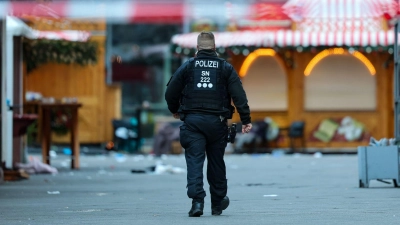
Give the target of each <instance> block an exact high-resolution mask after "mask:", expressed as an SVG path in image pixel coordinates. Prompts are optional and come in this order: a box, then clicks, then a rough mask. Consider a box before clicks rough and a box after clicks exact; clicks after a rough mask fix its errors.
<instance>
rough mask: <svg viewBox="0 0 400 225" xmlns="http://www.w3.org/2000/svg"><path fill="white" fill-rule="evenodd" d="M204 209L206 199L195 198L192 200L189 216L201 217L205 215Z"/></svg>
mask: <svg viewBox="0 0 400 225" xmlns="http://www.w3.org/2000/svg"><path fill="white" fill-rule="evenodd" d="M203 209H204V200H203V201H201V200H196V199H193V201H192V208H191V209H190V211H189V217H200V216H201V215H203Z"/></svg>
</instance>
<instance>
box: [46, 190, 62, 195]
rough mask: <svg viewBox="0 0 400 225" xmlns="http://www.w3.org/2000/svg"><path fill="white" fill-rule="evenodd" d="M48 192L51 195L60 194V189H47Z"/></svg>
mask: <svg viewBox="0 0 400 225" xmlns="http://www.w3.org/2000/svg"><path fill="white" fill-rule="evenodd" d="M47 194H49V195H59V194H60V192H59V191H47Z"/></svg>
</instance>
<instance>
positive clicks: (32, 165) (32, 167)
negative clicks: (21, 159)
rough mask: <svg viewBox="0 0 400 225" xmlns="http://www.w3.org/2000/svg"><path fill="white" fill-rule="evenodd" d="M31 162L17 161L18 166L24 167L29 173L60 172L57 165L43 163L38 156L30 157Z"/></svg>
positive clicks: (19, 167)
mask: <svg viewBox="0 0 400 225" xmlns="http://www.w3.org/2000/svg"><path fill="white" fill-rule="evenodd" d="M29 160H30V161H29V163H27V164H23V163H16V167H17V168H18V169H23V170H25V171H26V172H27V173H29V174H35V173H58V170H57V169H56V168H55V167H52V166H50V165H47V164H44V163H42V162H41V161H40V160H39V159H38V158H36V157H29Z"/></svg>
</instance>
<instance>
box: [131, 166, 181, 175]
mask: <svg viewBox="0 0 400 225" xmlns="http://www.w3.org/2000/svg"><path fill="white" fill-rule="evenodd" d="M131 173H149V174H157V175H159V174H166V173H171V174H181V173H186V170H185V169H183V168H180V167H174V166H172V165H163V164H161V163H158V164H157V165H155V166H150V167H147V168H145V169H132V170H131Z"/></svg>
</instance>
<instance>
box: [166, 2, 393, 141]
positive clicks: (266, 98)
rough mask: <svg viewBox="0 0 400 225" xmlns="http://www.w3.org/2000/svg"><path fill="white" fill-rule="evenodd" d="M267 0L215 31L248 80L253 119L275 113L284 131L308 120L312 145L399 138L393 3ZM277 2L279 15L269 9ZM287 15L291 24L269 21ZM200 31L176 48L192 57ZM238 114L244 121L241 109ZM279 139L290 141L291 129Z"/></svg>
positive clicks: (178, 39)
mask: <svg viewBox="0 0 400 225" xmlns="http://www.w3.org/2000/svg"><path fill="white" fill-rule="evenodd" d="M262 4H263V7H256V8H255V10H253V11H252V12H253V13H254V15H252V16H251V17H250V19H249V18H240V19H238V20H233V19H232V20H231V21H230V23H229V29H228V28H227V29H226V31H215V32H214V35H215V39H216V50H217V52H218V53H219V54H220V56H221V57H223V58H226V59H227V60H228V61H229V62H230V63H232V65H233V66H234V68H235V69H236V71H237V72H238V74H239V76H240V78H241V80H242V83H243V86H244V88H245V90H246V93H247V96H248V100H249V106H250V108H251V117H252V121H263V120H265V119H266V118H268V117H269V118H268V119H272V121H274V122H275V124H277V126H278V127H279V128H281V130H285V131H287V128H288V127H290V125H291V124H292V123H293V122H295V121H303V122H304V123H305V129H304V134H303V137H304V139H305V141H306V147H307V148H334V149H338V148H351V149H356V147H357V146H361V145H368V143H369V141H370V138H371V137H373V138H375V139H381V138H393V137H394V108H393V105H394V104H393V102H394V99H393V91H394V82H393V71H394V63H393V52H394V51H393V43H394V32H393V28H392V26H391V23H390V20H391V17H392V16H393V15H395V14H396V10H392V9H394V7H393V5H390V4H391V3H387V4H388V5H385V6H384V5H382V6H381V7H373V6H372V5H364V4H363V3H362V2H357V3H356V2H354V1H341V2H335V1H330V2H325V1H316V0H304V1H295V0H293V1H292V0H289V1H287V2H286V3H284V4H278V5H276V4H275V5H274V4H272V3H271V4H269V3H262ZM271 7H272V8H274V9H275V10H274V11H277V15H279V16H275V17H273V18H271V17H266V16H263V15H270V14H269V13H267V12H266V11H268V9H271ZM385 7H386V8H385ZM326 8H330V9H332V10H329V11H327V10H325V9H326ZM360 8H363V10H362V11H359V9H360ZM310 9H312V10H310ZM341 9H345V10H344V11H343V12H342V11H341ZM241 20H243V21H241ZM288 20H289V21H290V22H289V23H290V24H291V25H289V26H287V25H286V26H280V27H268V26H265V24H268V22H271V23H272V21H273V22H277V21H278V22H279V21H281V22H285V23H284V24H287V23H286V22H287V21H288ZM244 23H245V24H250V25H251V26H250V27H251V29H250V28H248V27H243V26H242V27H241V24H244ZM274 24H277V23H274ZM232 27H234V29H232ZM197 35H198V32H192V33H187V34H180V35H176V36H174V37H173V39H172V43H173V47H175V48H172V49H173V52H174V53H175V54H176V55H184V56H193V55H194V52H195V48H196V37H197ZM233 121H234V122H238V121H240V119H239V115H238V114H235V116H234V118H233ZM274 142H275V144H277V146H276V147H288V146H289V145H290V141H289V138H288V136H287V132H286V134H282V135H280V136H278V140H275V141H274Z"/></svg>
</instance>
